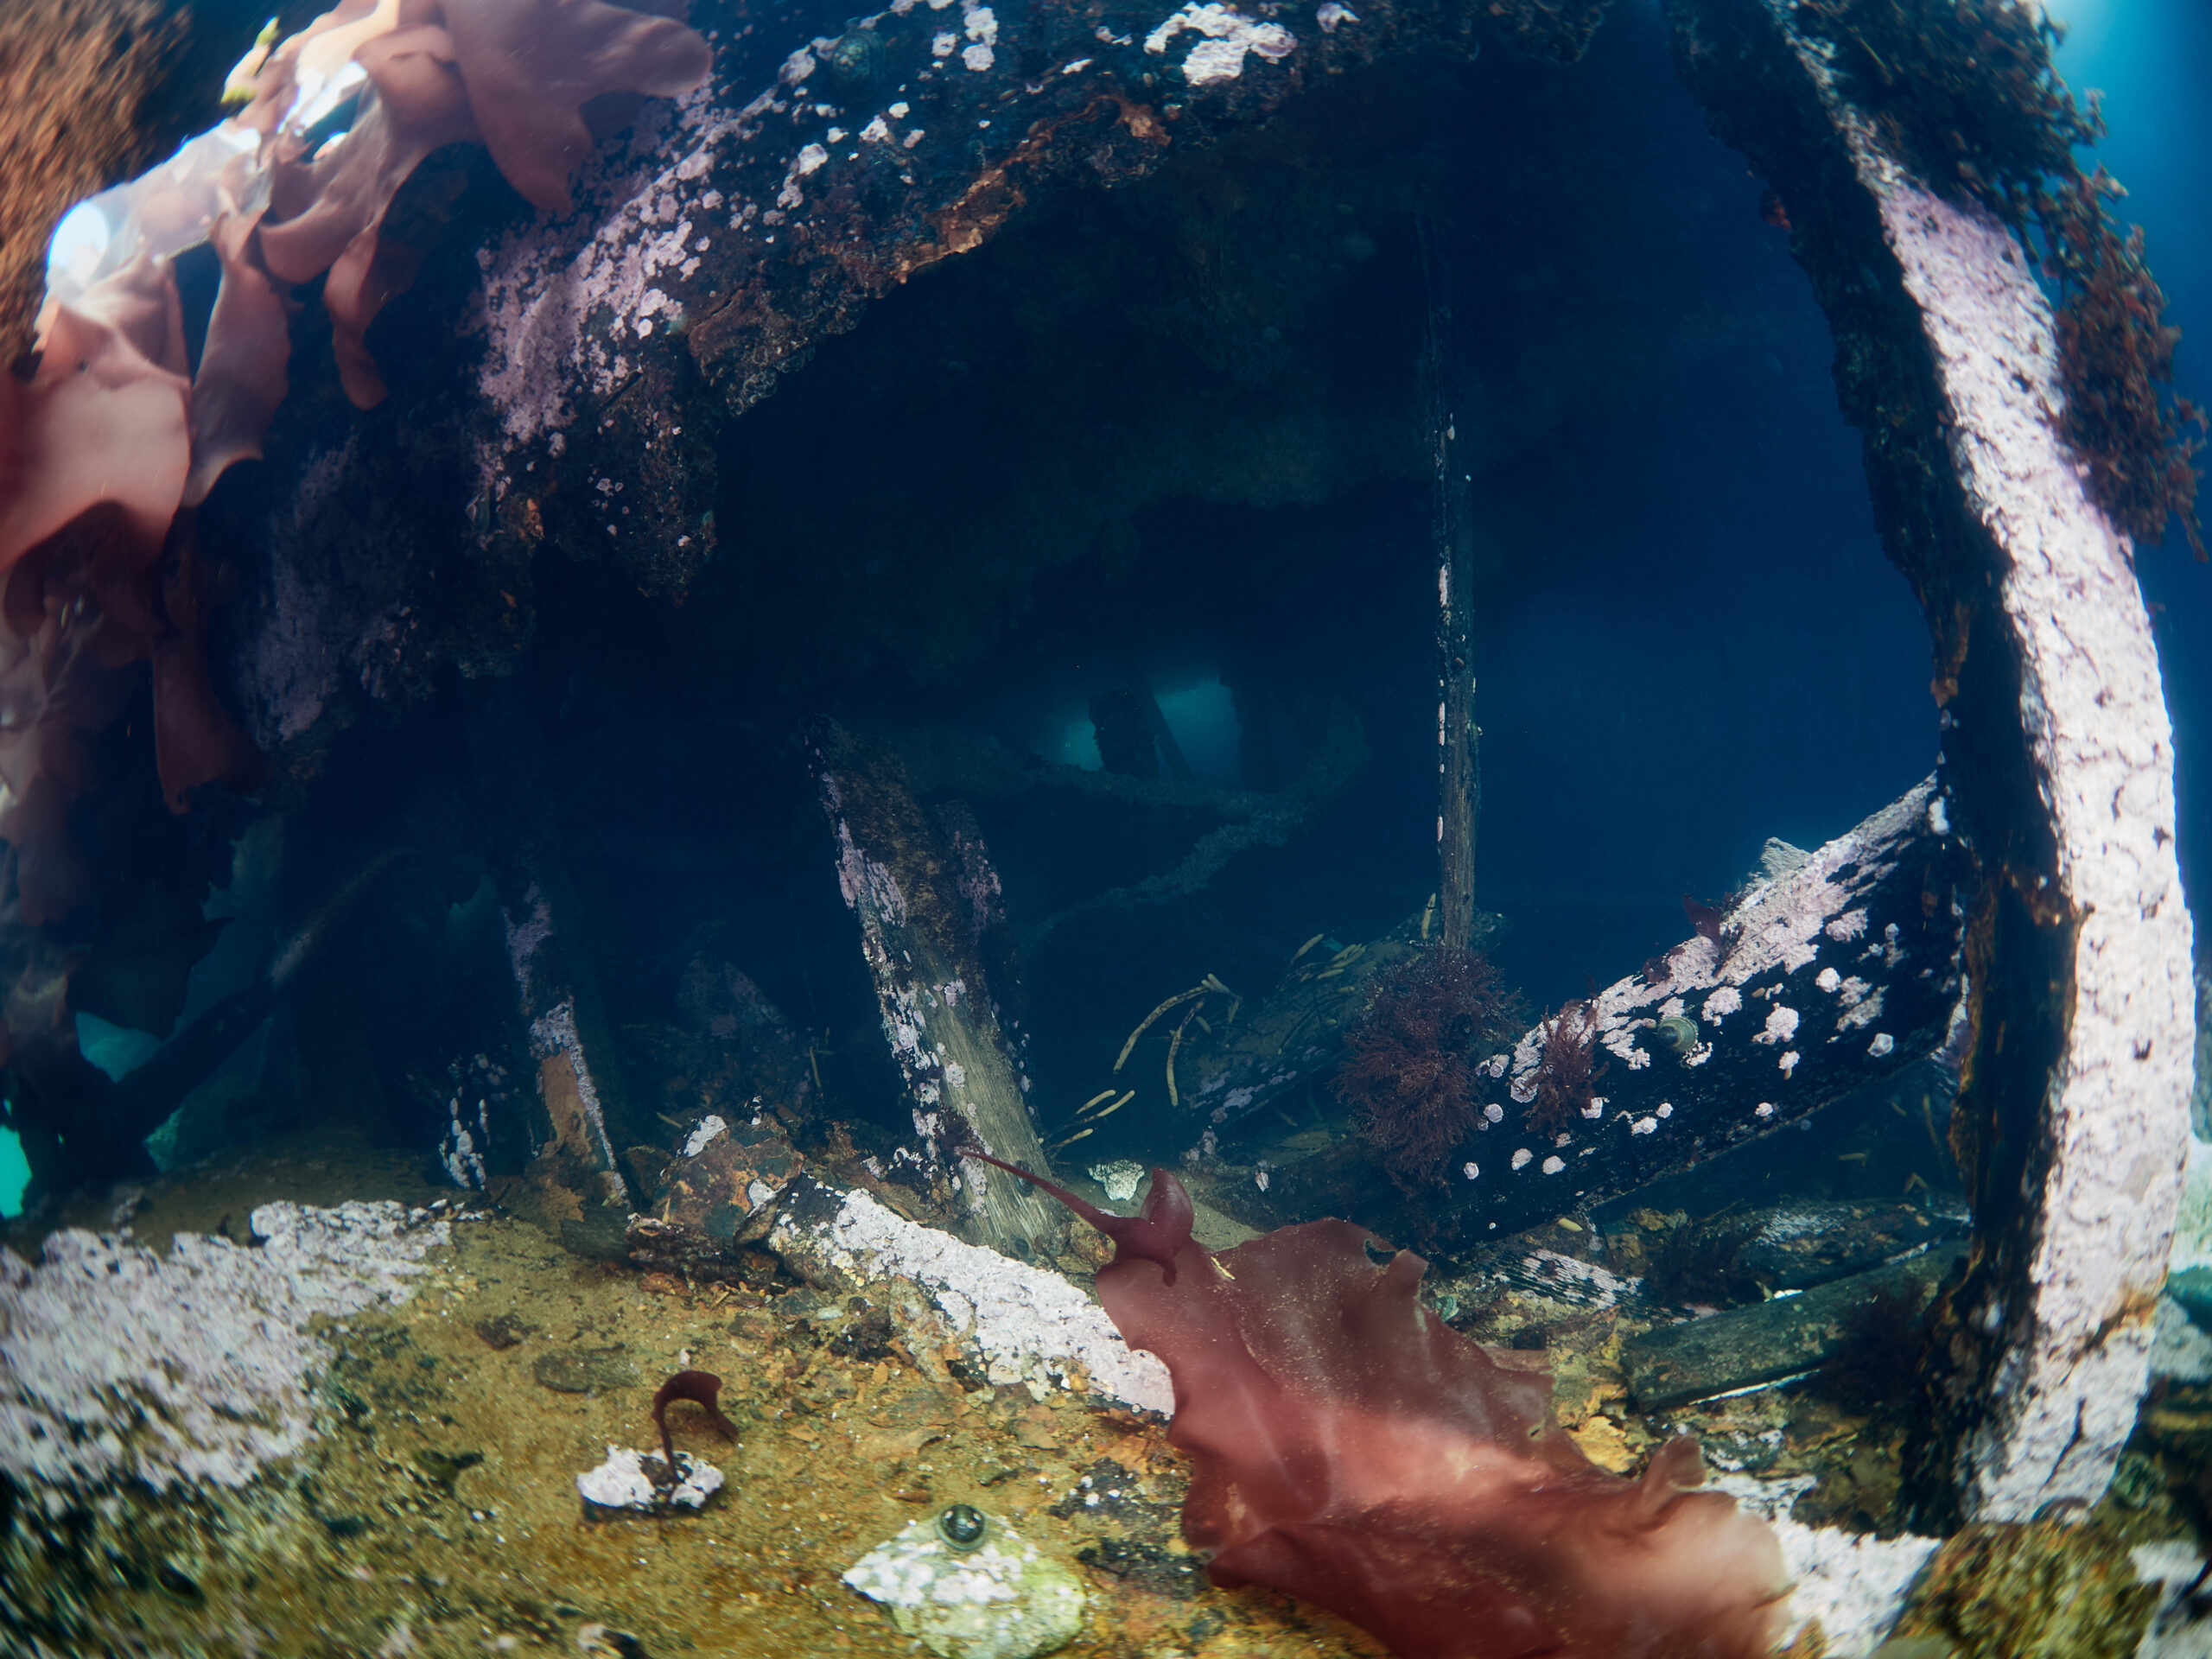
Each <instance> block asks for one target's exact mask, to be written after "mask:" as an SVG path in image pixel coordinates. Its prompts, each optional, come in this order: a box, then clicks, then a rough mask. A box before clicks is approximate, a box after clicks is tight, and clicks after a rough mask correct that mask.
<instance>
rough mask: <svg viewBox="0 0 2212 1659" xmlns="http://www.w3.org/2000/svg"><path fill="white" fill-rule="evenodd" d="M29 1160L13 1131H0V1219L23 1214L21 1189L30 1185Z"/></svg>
mask: <svg viewBox="0 0 2212 1659" xmlns="http://www.w3.org/2000/svg"><path fill="white" fill-rule="evenodd" d="M30 1182H31V1166H30V1160H29V1159H27V1158H25V1157H24V1156H23V1143H22V1138H21V1137H20V1136H18V1135H16V1132H15V1131H14V1130H13V1129H0V1217H7V1216H20V1215H22V1213H23V1189H24V1188H25V1187H27V1186H29V1185H30Z"/></svg>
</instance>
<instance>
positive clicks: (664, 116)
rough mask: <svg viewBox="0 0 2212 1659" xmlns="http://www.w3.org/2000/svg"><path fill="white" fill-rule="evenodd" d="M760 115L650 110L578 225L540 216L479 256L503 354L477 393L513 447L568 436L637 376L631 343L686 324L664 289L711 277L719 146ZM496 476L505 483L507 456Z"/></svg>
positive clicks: (490, 331) (483, 313) (490, 327)
mask: <svg viewBox="0 0 2212 1659" xmlns="http://www.w3.org/2000/svg"><path fill="white" fill-rule="evenodd" d="M709 85H710V86H711V83H709ZM765 96H766V95H764V97H765ZM756 102H757V100H756ZM757 113H758V111H757V110H748V111H736V112H731V111H724V110H722V109H721V108H719V107H717V106H716V105H715V104H714V103H713V102H712V100H711V99H710V98H709V91H708V89H707V88H702V89H701V90H700V91H698V92H693V93H690V94H688V95H687V96H685V97H684V98H683V99H678V100H677V103H676V105H674V107H673V108H672V109H666V108H662V109H656V110H654V111H649V112H648V114H647V115H646V116H645V118H641V119H640V120H639V122H638V124H637V126H636V128H635V129H634V130H633V131H632V137H631V139H630V142H629V143H627V144H626V146H625V147H624V148H623V149H621V150H620V151H619V152H613V153H610V154H607V155H602V156H595V157H594V158H593V159H592V160H591V161H589V162H587V163H586V164H585V166H584V168H583V169H582V173H581V174H580V175H579V177H578V180H577V189H576V200H577V205H578V211H577V212H576V213H575V214H573V215H571V216H570V217H569V218H568V219H558V220H555V219H545V218H543V217H541V218H540V219H538V220H537V221H536V222H535V223H533V224H531V225H530V226H527V227H525V228H523V229H519V230H517V231H515V232H512V233H511V234H509V235H508V236H506V237H504V238H501V239H500V240H499V242H497V243H496V244H494V245H493V246H491V247H488V248H485V249H481V250H480V251H478V254H477V265H478V267H479V269H480V270H481V271H482V272H483V278H484V286H483V289H482V293H481V295H480V299H479V301H478V303H477V308H476V311H475V314H474V316H473V318H472V319H471V326H472V327H473V328H474V332H476V333H478V334H482V335H483V336H484V337H485V339H486V342H487V343H488V344H489V346H490V347H491V349H490V350H489V351H487V352H486V353H485V357H484V366H483V368H482V369H481V370H480V372H479V374H478V377H477V383H478V386H479V389H480V391H482V392H483V394H484V396H485V397H486V400H487V401H488V402H489V403H490V404H491V405H492V407H493V409H495V410H498V411H499V423H500V435H499V442H500V443H501V444H502V445H503V446H505V448H510V449H511V448H513V447H515V446H517V445H519V444H524V443H527V442H531V440H533V439H536V438H539V437H545V436H549V435H559V434H560V433H561V432H562V430H563V429H565V428H566V427H567V426H568V425H569V423H570V422H571V421H573V420H574V418H575V401H574V398H575V392H576V391H579V390H582V391H588V392H590V393H593V394H604V393H606V392H607V391H612V390H613V388H614V387H615V386H617V385H620V383H621V382H622V381H623V380H625V379H626V378H628V377H629V375H630V373H631V372H632V358H631V355H630V351H631V350H632V349H633V348H632V347H630V346H626V343H625V342H626V339H634V340H637V341H639V342H642V341H644V340H647V339H649V338H651V337H652V334H653V332H654V327H655V320H656V318H659V317H663V316H665V317H667V318H670V319H673V318H674V317H676V316H677V315H678V314H679V313H680V312H681V309H682V307H681V306H680V305H679V304H678V303H677V301H675V300H674V299H672V298H671V296H669V295H668V294H667V292H666V291H665V290H664V288H663V287H662V286H661V284H662V283H665V282H667V281H668V280H669V279H670V278H671V277H674V278H677V279H679V280H688V279H689V278H690V277H691V276H692V275H693V274H694V273H695V272H696V271H697V270H698V269H699V263H700V255H701V253H702V251H704V245H705V243H704V238H701V237H699V236H698V235H696V232H697V231H698V230H699V229H700V228H701V227H702V225H703V222H704V219H703V216H704V215H705V214H706V213H710V212H715V211H719V210H720V209H721V207H722V205H723V203H722V199H721V193H720V192H719V191H716V190H713V189H711V188H706V184H707V180H708V178H709V175H710V174H711V173H712V171H713V168H714V165H715V156H716V153H717V149H718V147H719V146H721V144H723V143H725V142H726V141H728V140H729V139H731V138H733V137H742V136H744V123H745V121H746V120H747V118H749V116H750V115H752V114H757ZM671 122H673V124H674V130H673V131H671V130H668V129H669V124H670V123H671ZM595 320H602V321H600V322H599V323H598V326H594V323H595ZM484 464H485V465H486V467H488V468H491V469H492V470H493V471H496V470H497V469H498V457H497V456H495V455H488V454H487V455H486V457H485V458H484Z"/></svg>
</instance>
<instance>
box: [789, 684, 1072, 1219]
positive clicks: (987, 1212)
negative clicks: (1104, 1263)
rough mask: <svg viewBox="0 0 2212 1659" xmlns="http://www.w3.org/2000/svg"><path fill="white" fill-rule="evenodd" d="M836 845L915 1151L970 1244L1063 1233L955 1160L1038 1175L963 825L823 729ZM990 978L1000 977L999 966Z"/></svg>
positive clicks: (1051, 1209)
mask: <svg viewBox="0 0 2212 1659" xmlns="http://www.w3.org/2000/svg"><path fill="white" fill-rule="evenodd" d="M811 753H812V760H813V765H814V770H815V775H816V779H817V783H818V785H819V787H820V790H821V794H822V804H823V810H824V811H826V812H827V813H828V814H829V824H830V833H831V834H832V836H834V837H835V838H836V856H837V880H838V885H839V887H840V888H841V890H842V892H843V893H844V897H845V903H846V904H847V905H848V906H849V907H850V908H851V910H852V912H853V914H854V915H855V918H858V920H859V923H860V930H861V955H862V957H864V958H865V959H866V961H867V963H868V972H869V976H870V977H871V978H872V979H873V980H874V983H875V994H876V1002H877V1006H878V1007H879V1008H880V1011H881V1013H882V1015H883V1031H884V1035H885V1037H886V1038H887V1039H888V1041H889V1043H890V1046H891V1057H892V1058H893V1060H894V1061H895V1062H896V1063H897V1064H898V1066H899V1074H900V1075H901V1076H902V1077H904V1078H905V1079H906V1088H907V1091H908V1093H909V1095H910V1096H911V1103H912V1108H913V1114H914V1128H915V1131H916V1133H917V1134H918V1135H919V1136H920V1137H921V1141H922V1144H923V1146H924V1147H925V1154H923V1155H925V1156H926V1157H927V1158H929V1159H931V1160H935V1161H938V1162H940V1163H941V1164H942V1165H944V1173H946V1174H947V1176H948V1179H950V1182H951V1184H952V1185H954V1186H955V1187H957V1188H958V1189H960V1190H961V1191H962V1192H964V1193H965V1194H966V1196H967V1200H968V1208H969V1213H970V1214H971V1215H972V1217H974V1219H975V1222H976V1225H977V1227H978V1228H979V1229H980V1230H981V1232H982V1243H986V1244H988V1245H989V1246H991V1248H993V1249H997V1250H1001V1251H1003V1252H1006V1253H1007V1254H1010V1255H1020V1256H1023V1257H1027V1256H1029V1255H1032V1254H1033V1252H1035V1251H1037V1250H1044V1251H1046V1252H1051V1251H1053V1250H1054V1249H1056V1248H1057V1243H1058V1241H1059V1240H1061V1239H1062V1238H1064V1237H1065V1234H1066V1224H1065V1221H1064V1220H1063V1219H1062V1217H1061V1216H1060V1214H1059V1211H1058V1206H1057V1205H1052V1204H1050V1203H1049V1202H1047V1201H1046V1200H1044V1199H1042V1198H1039V1195H1038V1194H1037V1192H1035V1190H1034V1189H1033V1188H1032V1187H1030V1186H1029V1185H1027V1183H1025V1182H1022V1181H1020V1180H1018V1179H1015V1178H1014V1177H1013V1176H1011V1175H1002V1174H1001V1173H998V1172H996V1171H994V1170H992V1169H991V1168H990V1167H989V1166H988V1165H985V1164H982V1163H979V1162H977V1161H976V1160H974V1159H972V1158H970V1159H963V1158H959V1157H958V1154H959V1153H960V1151H961V1150H962V1149H963V1147H968V1146H970V1145H979V1146H980V1147H982V1150H983V1151H985V1152H988V1153H989V1154H991V1155H992V1156H993V1157H995V1158H1002V1159H1004V1160H1006V1161H1007V1162H1008V1163H1011V1164H1020V1166H1022V1167H1024V1168H1026V1169H1030V1170H1033V1171H1035V1172H1037V1173H1039V1174H1045V1175H1049V1174H1050V1173H1051V1172H1052V1165H1051V1162H1050V1160H1048V1159H1047V1158H1046V1153H1045V1147H1044V1145H1043V1143H1042V1142H1041V1141H1039V1139H1038V1136H1037V1129H1036V1125H1035V1123H1034V1122H1033V1120H1032V1118H1031V1116H1030V1112H1029V1106H1028V1103H1027V1099H1026V1098H1025V1096H1027V1092H1028V1079H1027V1077H1024V1076H1023V1075H1022V1072H1021V1069H1020V1065H1019V1064H1018V1063H1017V1061H1016V1058H1015V1056H1014V1050H1013V1047H1012V1045H1011V1044H1010V1042H1009V1041H1008V1040H1007V1034H1006V1033H1005V1031H1004V1030H1003V1029H1002V1027H1001V1025H1000V1023H999V1015H998V1009H997V1006H996V1004H995V1002H994V1001H993V997H992V990H991V986H990V984H989V982H988V977H987V976H986V974H985V972H984V966H983V955H982V951H983V947H984V944H985V942H986V938H987V936H988V935H990V934H991V933H993V932H994V931H995V930H998V929H1001V928H1003V926H1004V918H1003V916H1002V915H1001V913H1000V911H999V902H998V877H997V875H996V874H995V873H994V872H993V871H992V869H991V867H990V864H989V861H988V857H987V855H986V854H985V852H984V849H983V845H982V840H981V838H980V837H979V836H976V834H975V833H974V831H973V823H972V820H969V821H968V822H967V823H965V824H964V825H955V826H954V827H953V828H951V829H948V827H947V825H946V823H945V822H944V820H943V819H942V817H941V816H940V815H932V814H931V812H930V811H929V810H926V809H925V808H924V807H923V805H922V804H921V803H920V802H919V801H918V800H917V799H916V798H914V794H913V791H912V789H911V788H910V787H909V786H908V785H907V782H906V775H905V771H904V768H903V767H902V766H900V765H899V759H898V757H897V756H896V755H895V754H893V753H892V752H891V751H890V750H888V749H887V748H885V747H882V746H880V745H877V744H872V743H868V742H865V741H861V740H860V739H857V738H855V737H854V736H853V735H852V734H849V733H848V732H847V731H845V730H844V728H842V727H840V726H838V725H837V724H836V722H835V721H823V722H821V724H820V725H819V726H818V727H817V729H816V731H815V733H814V734H813V738H812V741H811ZM1001 971H1004V970H1003V969H1002V970H1001Z"/></svg>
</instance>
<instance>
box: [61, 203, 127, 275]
mask: <svg viewBox="0 0 2212 1659" xmlns="http://www.w3.org/2000/svg"><path fill="white" fill-rule="evenodd" d="M114 234H115V232H114V230H113V229H112V227H111V226H109V224H108V222H107V215H106V214H105V213H102V212H101V211H100V210H99V207H97V206H95V205H94V204H93V203H92V202H89V201H80V202H79V203H78V204H77V205H76V206H75V207H72V208H71V209H70V210H69V211H68V212H67V213H64V214H63V215H62V216H61V222H60V224H59V225H57V226H54V240H53V241H51V242H49V243H48V244H47V248H46V270H47V283H48V285H49V286H51V285H52V283H53V282H54V274H55V273H56V272H60V273H61V274H63V275H65V276H67V277H69V279H70V280H71V281H72V282H73V283H76V284H77V285H78V286H79V288H81V287H83V286H85V285H86V283H90V282H91V281H92V273H93V272H94V271H96V270H99V267H100V260H101V259H102V257H105V254H106V253H107V245H108V242H109V239H110V238H112V237H113V236H114Z"/></svg>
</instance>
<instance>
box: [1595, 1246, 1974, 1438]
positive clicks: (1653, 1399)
mask: <svg viewBox="0 0 2212 1659" xmlns="http://www.w3.org/2000/svg"><path fill="white" fill-rule="evenodd" d="M1958 1260H1959V1256H1958V1255H1957V1253H1956V1252H1955V1250H1950V1249H1947V1250H1929V1251H1927V1252H1924V1253H1923V1254H1922V1255H1914V1256H1910V1257H1907V1258H1906V1259H1905V1260H1904V1261H1902V1262H1890V1263H1886V1264H1885V1265H1884V1266H1881V1267H1878V1268H1870V1269H1868V1270H1867V1271H1866V1272H1865V1273H1856V1274H1852V1275H1851V1277H1849V1278H1848V1279H1835V1280H1831V1281H1829V1282H1827V1284H1824V1285H1815V1286H1814V1287H1812V1288H1811V1289H1810V1290H1805V1291H1798V1292H1794V1293H1790V1294H1784V1295H1780V1296H1777V1297H1775V1298H1774V1299H1773V1300H1771V1301H1765V1302H1761V1303H1760V1304H1758V1306H1756V1307H1739V1308H1737V1309H1736V1310H1734V1311H1733V1312H1732V1313H1715V1314H1713V1315H1712V1316H1711V1317H1709V1318H1707V1319H1685V1320H1683V1321H1682V1322H1681V1324H1679V1325H1659V1326H1657V1327H1656V1328H1655V1329H1653V1330H1650V1331H1647V1332H1644V1333H1643V1335H1642V1336H1638V1337H1631V1338H1629V1339H1628V1340H1627V1341H1626V1342H1624V1343H1623V1344H1621V1365H1622V1368H1623V1369H1624V1370H1625V1371H1626V1373H1627V1375H1628V1387H1629V1395H1630V1398H1631V1399H1632V1400H1633V1401H1634V1402H1636V1408H1637V1410H1638V1411H1672V1410H1673V1409H1674V1408H1675V1407H1677V1406H1686V1405H1688V1404H1690V1403H1691V1402H1694V1401H1698V1400H1710V1399H1712V1398H1713V1397H1714V1396H1715V1395H1724V1394H1734V1393H1736V1392H1738V1390H1740V1389H1755V1388H1758V1387H1759V1386H1761V1385H1762V1384H1764V1383H1779V1382H1782V1381H1783V1380H1785V1379H1787V1378H1789V1377H1794V1376H1802V1375H1803V1374H1804V1373H1805V1372H1807V1371H1810V1370H1815V1369H1816V1368H1817V1367H1819V1366H1821V1365H1822V1364H1824V1363H1827V1361H1829V1360H1831V1359H1833V1358H1834V1357H1837V1356H1838V1355H1839V1354H1841V1353H1842V1352H1843V1351H1845V1349H1846V1348H1847V1347H1848V1345H1849V1344H1851V1343H1852V1342H1853V1341H1854V1340H1859V1339H1861V1338H1862V1337H1863V1334H1864V1333H1863V1332H1862V1331H1861V1328H1860V1327H1861V1325H1862V1324H1863V1313H1864V1310H1865V1309H1866V1307H1867V1306H1869V1305H1870V1304H1872V1302H1873V1301H1874V1300H1876V1299H1877V1298H1878V1297H1881V1296H1893V1297H1897V1298H1899V1299H1901V1300H1905V1299H1909V1300H1910V1301H1911V1303H1912V1305H1913V1306H1915V1307H1919V1306H1923V1305H1924V1304H1925V1303H1926V1302H1927V1300H1928V1299H1929V1296H1931V1295H1932V1294H1934V1293H1935V1290H1936V1286H1937V1285H1938V1284H1940V1283H1941V1282H1942V1279H1943V1276H1944V1274H1946V1273H1948V1272H1949V1271H1950V1270H1951V1268H1952V1267H1953V1265H1954V1264H1955V1262H1957V1261H1958Z"/></svg>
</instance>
